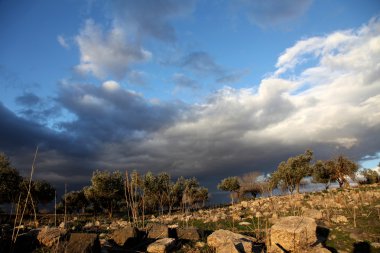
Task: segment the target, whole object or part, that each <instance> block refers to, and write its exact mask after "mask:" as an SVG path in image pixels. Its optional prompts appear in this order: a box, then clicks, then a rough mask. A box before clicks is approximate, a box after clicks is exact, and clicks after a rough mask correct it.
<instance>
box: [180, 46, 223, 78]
mask: <svg viewBox="0 0 380 253" xmlns="http://www.w3.org/2000/svg"><path fill="white" fill-rule="evenodd" d="M180 65H181V66H182V67H184V68H186V69H188V70H190V71H192V72H194V73H196V74H198V75H221V74H223V72H224V70H223V68H222V67H221V66H220V65H218V64H217V63H216V62H215V61H214V59H213V58H212V57H211V56H210V55H209V54H208V53H206V52H204V51H196V52H191V53H189V54H188V55H186V56H184V57H183V59H182V60H181V63H180Z"/></svg>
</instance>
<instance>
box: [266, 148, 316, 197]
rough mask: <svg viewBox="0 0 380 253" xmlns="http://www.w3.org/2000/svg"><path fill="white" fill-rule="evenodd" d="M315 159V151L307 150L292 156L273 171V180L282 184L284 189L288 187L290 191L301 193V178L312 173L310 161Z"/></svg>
mask: <svg viewBox="0 0 380 253" xmlns="http://www.w3.org/2000/svg"><path fill="white" fill-rule="evenodd" d="M312 159H313V152H312V151H311V150H306V151H305V153H304V154H301V155H298V156H295V157H290V158H289V159H288V160H287V161H286V162H285V161H283V162H281V163H280V164H279V166H278V168H277V170H276V171H275V172H274V173H273V175H272V176H273V180H274V181H275V182H276V183H277V184H280V186H281V187H282V189H288V190H289V192H290V193H293V192H294V190H296V191H297V193H299V190H300V184H301V180H302V179H303V178H304V177H306V176H308V175H310V173H311V166H310V162H311V160H312Z"/></svg>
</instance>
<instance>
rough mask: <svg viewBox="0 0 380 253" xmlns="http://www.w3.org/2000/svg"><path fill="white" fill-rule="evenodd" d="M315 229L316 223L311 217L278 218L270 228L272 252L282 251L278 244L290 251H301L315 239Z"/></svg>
mask: <svg viewBox="0 0 380 253" xmlns="http://www.w3.org/2000/svg"><path fill="white" fill-rule="evenodd" d="M316 230H317V224H316V223H315V220H314V219H312V218H308V217H300V216H288V217H283V218H280V219H279V220H278V221H277V222H276V223H275V224H274V225H273V226H272V228H271V249H272V251H273V252H282V251H281V249H280V247H279V246H278V244H279V245H281V247H283V248H284V249H285V250H290V251H291V252H294V251H295V252H298V251H302V249H305V248H307V247H309V246H310V245H312V244H313V243H315V242H316V241H317V236H316Z"/></svg>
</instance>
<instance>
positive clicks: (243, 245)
mask: <svg viewBox="0 0 380 253" xmlns="http://www.w3.org/2000/svg"><path fill="white" fill-rule="evenodd" d="M254 242H256V239H255V238H252V237H249V236H245V235H241V234H237V233H233V232H231V231H228V230H223V229H219V230H216V231H215V232H214V233H212V234H211V235H209V236H208V237H207V244H208V245H209V246H211V247H214V248H215V249H216V252H234V250H237V252H252V245H253V243H254ZM226 248H228V249H229V250H231V251H225V249H226Z"/></svg>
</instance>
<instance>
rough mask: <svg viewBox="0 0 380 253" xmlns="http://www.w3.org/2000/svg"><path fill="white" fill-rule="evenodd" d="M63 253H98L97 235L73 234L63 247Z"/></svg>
mask: <svg viewBox="0 0 380 253" xmlns="http://www.w3.org/2000/svg"><path fill="white" fill-rule="evenodd" d="M65 253H100V243H99V238H98V235H97V234H87V233H74V234H71V236H70V239H69V242H68V243H67V246H66V247H65Z"/></svg>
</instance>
